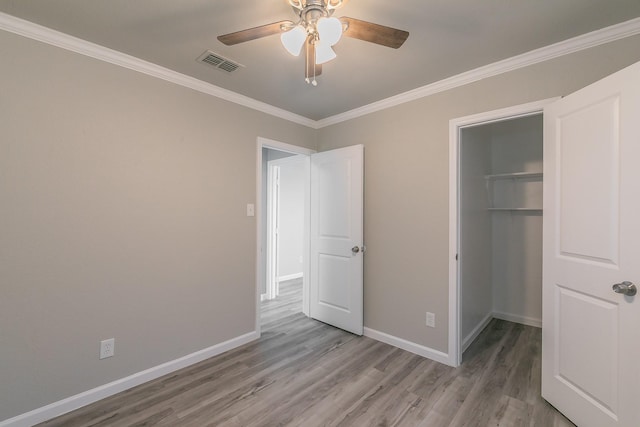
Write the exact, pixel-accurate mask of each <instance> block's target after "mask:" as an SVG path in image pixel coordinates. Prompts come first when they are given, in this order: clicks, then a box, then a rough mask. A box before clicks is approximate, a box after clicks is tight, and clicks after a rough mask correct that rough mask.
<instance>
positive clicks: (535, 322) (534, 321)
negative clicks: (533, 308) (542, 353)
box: [493, 311, 542, 328]
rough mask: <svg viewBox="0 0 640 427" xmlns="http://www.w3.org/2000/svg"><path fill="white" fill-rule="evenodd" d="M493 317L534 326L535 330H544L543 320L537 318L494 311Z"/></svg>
mask: <svg viewBox="0 0 640 427" xmlns="http://www.w3.org/2000/svg"><path fill="white" fill-rule="evenodd" d="M493 317H495V318H496V319H500V320H506V321H507V322H515V323H521V324H523V325H527V326H533V327H534V328H542V319H539V318H536V317H527V316H521V315H519V314H513V313H503V312H500V311H494V312H493Z"/></svg>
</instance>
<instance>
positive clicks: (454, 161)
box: [448, 97, 559, 366]
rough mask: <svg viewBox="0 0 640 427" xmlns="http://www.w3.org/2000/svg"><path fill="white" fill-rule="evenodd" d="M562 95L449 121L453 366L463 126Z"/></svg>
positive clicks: (457, 350) (539, 106) (452, 358)
mask: <svg viewBox="0 0 640 427" xmlns="http://www.w3.org/2000/svg"><path fill="white" fill-rule="evenodd" d="M557 99H559V98H557V97H556V98H549V99H544V100H542V101H536V102H530V103H527V104H522V105H516V106H513V107H508V108H502V109H499V110H493V111H487V112H484V113H479V114H473V115H470V116H465V117H460V118H456V119H451V120H450V121H449V346H448V351H449V362H448V364H449V365H451V366H459V365H460V362H461V360H462V359H461V358H462V345H461V344H462V343H461V341H460V339H461V337H460V335H461V332H460V289H459V286H458V274H459V273H458V261H457V260H456V255H457V253H458V247H459V236H458V229H459V225H460V224H459V222H458V205H459V195H458V175H459V168H460V164H459V162H460V159H459V153H458V149H459V144H460V142H459V139H460V129H462V128H464V127H468V126H476V125H479V124H486V123H493V122H498V121H502V120H506V119H513V118H517V117H525V116H529V115H533V114H540V113H542V111H543V109H544V107H545V106H546V105H549V104H550V103H552V102H554V101H556V100H557Z"/></svg>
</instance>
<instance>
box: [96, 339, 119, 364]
mask: <svg viewBox="0 0 640 427" xmlns="http://www.w3.org/2000/svg"><path fill="white" fill-rule="evenodd" d="M115 351H116V340H115V338H109V339H108V340H103V341H100V359H106V358H107V357H111V356H113V355H114V354H115Z"/></svg>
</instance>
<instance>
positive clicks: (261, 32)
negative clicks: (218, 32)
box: [218, 21, 296, 46]
mask: <svg viewBox="0 0 640 427" xmlns="http://www.w3.org/2000/svg"><path fill="white" fill-rule="evenodd" d="M295 25H296V24H295V23H294V22H292V21H280V22H274V23H273V24H267V25H261V26H259V27H254V28H249V29H247V30H242V31H236V32H235V33H230V34H225V35H222V36H218V40H220V41H221V42H222V43H224V44H226V45H227V46H232V45H234V44H238V43H243V42H248V41H250V40H255V39H259V38H262V37H267V36H272V35H274V34H280V33H282V32H283V28H293V27H294V26H295Z"/></svg>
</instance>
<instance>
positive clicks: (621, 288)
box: [613, 282, 638, 297]
mask: <svg viewBox="0 0 640 427" xmlns="http://www.w3.org/2000/svg"><path fill="white" fill-rule="evenodd" d="M613 291H614V292H615V293H617V294H623V295H626V296H628V297H632V296H634V295H635V294H636V293H637V292H638V289H637V288H636V285H634V284H633V283H631V282H622V283H616V284H615V285H613Z"/></svg>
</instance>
